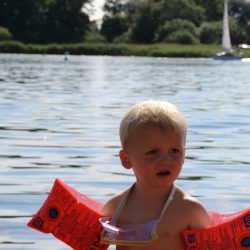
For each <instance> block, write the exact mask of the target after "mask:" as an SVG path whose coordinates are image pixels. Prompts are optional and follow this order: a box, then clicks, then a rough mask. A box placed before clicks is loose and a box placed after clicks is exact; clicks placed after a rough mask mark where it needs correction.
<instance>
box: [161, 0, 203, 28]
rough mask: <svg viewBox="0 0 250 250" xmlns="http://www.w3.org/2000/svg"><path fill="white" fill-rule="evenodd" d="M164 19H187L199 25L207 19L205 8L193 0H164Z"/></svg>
mask: <svg viewBox="0 0 250 250" xmlns="http://www.w3.org/2000/svg"><path fill="white" fill-rule="evenodd" d="M161 10H162V11H161V12H162V19H163V21H164V22H165V21H169V20H173V19H176V18H179V19H185V20H189V21H191V22H193V23H194V24H195V25H197V26H199V25H200V24H201V23H202V22H203V21H204V20H205V10H204V8H203V7H202V6H199V5H197V4H196V3H195V2H194V1H193V0H162V8H161Z"/></svg>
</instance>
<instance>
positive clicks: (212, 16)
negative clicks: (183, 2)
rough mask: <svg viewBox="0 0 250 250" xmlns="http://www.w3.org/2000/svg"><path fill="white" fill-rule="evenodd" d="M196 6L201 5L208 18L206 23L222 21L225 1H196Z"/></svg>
mask: <svg viewBox="0 0 250 250" xmlns="http://www.w3.org/2000/svg"><path fill="white" fill-rule="evenodd" d="M194 1H195V3H196V4H198V5H200V6H201V7H202V8H203V9H204V11H205V16H206V21H218V20H221V19H222V15H223V3H224V1H223V0H194Z"/></svg>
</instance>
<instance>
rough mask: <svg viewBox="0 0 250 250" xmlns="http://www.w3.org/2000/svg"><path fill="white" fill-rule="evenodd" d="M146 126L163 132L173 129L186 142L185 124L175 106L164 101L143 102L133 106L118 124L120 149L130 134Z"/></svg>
mask: <svg viewBox="0 0 250 250" xmlns="http://www.w3.org/2000/svg"><path fill="white" fill-rule="evenodd" d="M147 125H158V126H160V127H162V128H163V129H164V130H165V131H168V130H170V129H174V130H175V131H176V132H177V133H179V134H181V135H182V136H183V138H184V141H185V140H186V134H187V124H186V121H185V118H184V116H183V115H182V113H181V112H180V111H179V110H178V109H177V107H176V106H174V105H173V104H171V103H169V102H165V101H153V100H150V101H143V102H139V103H137V104H136V105H134V106H133V107H132V108H131V109H130V110H129V111H128V112H127V113H126V114H125V116H124V117H123V119H122V120H121V123H120V140H121V144H122V147H123V148H124V147H125V146H126V145H127V141H128V138H129V135H130V133H131V132H132V131H133V130H135V129H137V128H141V127H145V126H147Z"/></svg>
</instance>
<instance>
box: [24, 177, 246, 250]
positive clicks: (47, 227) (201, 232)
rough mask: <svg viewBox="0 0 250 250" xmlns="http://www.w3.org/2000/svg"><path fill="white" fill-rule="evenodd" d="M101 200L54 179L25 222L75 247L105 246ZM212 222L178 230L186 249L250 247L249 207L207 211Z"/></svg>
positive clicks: (91, 249)
mask: <svg viewBox="0 0 250 250" xmlns="http://www.w3.org/2000/svg"><path fill="white" fill-rule="evenodd" d="M102 206H103V204H102V203H100V202H98V201H95V200H93V199H91V198H89V197H88V196H86V195H84V194H81V193H80V192H78V191H77V190H75V189H74V188H72V187H71V186H69V185H67V184H66V183H64V182H62V181H61V180H60V179H56V180H55V183H54V185H53V187H52V189H51V191H50V194H49V195H48V197H47V199H46V200H45V202H44V204H43V205H42V207H41V208H40V209H39V210H38V212H37V213H36V214H35V215H34V216H33V218H32V219H31V220H30V221H29V222H28V226H29V227H31V228H33V229H36V230H38V231H40V232H43V233H52V234H53V235H54V236H55V237H56V238H58V239H59V240H61V241H63V242H64V243H66V244H68V245H69V246H70V247H72V248H73V249H75V250H106V249H107V248H108V246H109V245H107V244H101V243H100V235H101V232H102V226H101V224H100V222H99V219H100V218H101V217H103V216H102V215H101V214H100V210H101V208H102ZM210 216H211V219H212V223H213V225H212V226H210V227H208V228H204V229H195V230H187V231H184V232H183V233H182V237H183V240H184V242H185V246H186V249H187V250H250V208H248V209H245V210H243V211H240V212H235V213H231V214H219V213H215V212H211V213H210Z"/></svg>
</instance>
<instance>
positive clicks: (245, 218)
mask: <svg viewBox="0 0 250 250" xmlns="http://www.w3.org/2000/svg"><path fill="white" fill-rule="evenodd" d="M210 217H211V220H212V226H210V227H208V228H204V229H195V230H188V231H184V232H183V233H182V236H183V238H184V241H185V245H186V249H187V250H250V209H249V208H248V209H245V210H243V211H240V212H235V213H230V214H219V213H214V212H210Z"/></svg>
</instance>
